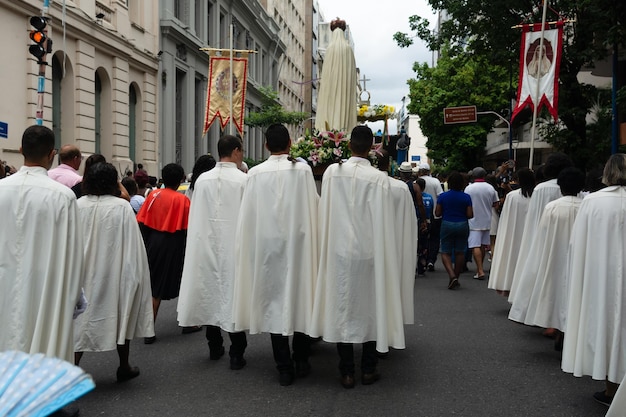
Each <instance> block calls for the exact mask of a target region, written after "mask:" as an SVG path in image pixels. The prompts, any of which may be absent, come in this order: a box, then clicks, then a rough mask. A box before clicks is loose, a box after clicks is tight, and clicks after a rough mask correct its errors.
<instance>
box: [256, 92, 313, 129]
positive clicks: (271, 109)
mask: <svg viewBox="0 0 626 417" xmlns="http://www.w3.org/2000/svg"><path fill="white" fill-rule="evenodd" d="M259 91H260V92H261V95H262V98H261V111H259V112H250V113H249V114H248V116H246V118H245V120H244V124H246V125H248V126H251V127H268V126H271V125H273V124H275V123H280V124H286V125H292V124H298V123H300V122H302V121H303V120H304V119H306V118H307V117H309V114H308V113H305V112H296V111H286V110H285V109H283V107H282V106H281V105H280V103H279V102H278V93H277V92H276V91H274V90H273V89H272V87H260V88H259Z"/></svg>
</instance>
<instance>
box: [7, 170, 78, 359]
mask: <svg viewBox="0 0 626 417" xmlns="http://www.w3.org/2000/svg"><path fill="white" fill-rule="evenodd" d="M0 212H1V213H2V217H1V220H0V230H2V250H0V265H2V267H0V317H2V320H1V321H0V323H1V324H0V326H1V327H0V351H5V350H19V351H22V352H26V353H43V354H45V355H46V356H51V357H57V358H60V359H64V360H66V361H69V362H72V363H73V362H74V345H73V339H72V337H73V334H72V330H73V321H72V315H73V312H74V306H75V305H76V302H77V301H78V298H79V295H80V288H81V286H82V267H83V233H82V231H81V228H80V222H79V220H78V210H77V209H76V196H75V195H74V193H73V192H72V190H71V189H69V188H68V187H66V186H65V185H63V184H60V183H58V182H56V181H54V180H52V179H50V178H48V176H47V175H46V170H45V169H44V168H41V167H26V166H24V167H22V168H20V170H19V171H18V172H17V173H16V174H14V175H11V176H10V177H8V178H5V179H3V180H0Z"/></svg>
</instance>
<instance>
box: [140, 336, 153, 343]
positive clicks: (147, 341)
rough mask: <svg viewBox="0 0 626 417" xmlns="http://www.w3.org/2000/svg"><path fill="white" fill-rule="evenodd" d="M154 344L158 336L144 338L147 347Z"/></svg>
mask: <svg viewBox="0 0 626 417" xmlns="http://www.w3.org/2000/svg"><path fill="white" fill-rule="evenodd" d="M154 342H156V336H152V337H144V338H143V343H144V344H146V345H151V344H153V343H154Z"/></svg>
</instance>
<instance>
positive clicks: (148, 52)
mask: <svg viewBox="0 0 626 417" xmlns="http://www.w3.org/2000/svg"><path fill="white" fill-rule="evenodd" d="M45 3H49V6H50V7H49V9H48V10H47V11H45V15H46V16H47V17H49V20H48V24H47V27H46V29H47V34H48V36H49V37H50V38H51V39H52V40H53V48H52V52H51V53H49V54H48V55H47V57H46V61H47V62H48V64H49V66H48V67H47V71H46V79H45V94H44V106H45V107H44V113H43V124H44V125H46V126H48V127H51V128H53V130H54V131H55V133H56V137H57V146H59V147H60V146H61V145H62V144H68V143H71V144H76V145H77V146H78V147H79V148H80V149H81V150H82V152H83V154H84V155H89V154H92V153H102V154H103V155H104V156H105V157H106V158H107V160H108V161H110V162H112V163H113V164H114V165H116V167H117V168H118V170H119V171H120V174H123V173H124V172H125V171H126V170H133V167H134V164H135V163H139V162H141V163H143V165H144V167H146V169H147V170H148V172H150V174H152V175H156V174H157V169H158V166H157V161H158V120H157V106H158V103H157V87H158V83H157V81H158V80H157V75H158V71H159V64H158V57H157V55H158V51H159V49H158V42H159V30H158V29H159V26H158V24H159V23H158V22H159V20H158V10H157V9H155V8H153V7H150V4H151V2H149V1H143V0H98V1H96V0H74V1H70V0H67V1H65V2H59V1H54V2H47V1H46V2H44V1H40V0H29V1H25V0H0V37H1V38H2V39H3V40H4V41H3V52H4V54H5V57H7V58H8V57H10V60H9V61H7V62H5V63H4V64H3V65H0V90H1V91H2V95H1V96H0V123H2V124H4V126H6V134H5V135H3V136H6V137H0V158H2V159H4V160H7V161H8V162H9V163H11V164H13V165H15V166H20V165H21V163H22V158H21V155H20V154H19V148H20V142H21V134H22V132H23V130H24V129H25V128H26V127H28V126H29V125H32V124H34V123H35V110H36V105H37V98H38V97H37V96H38V94H37V89H38V76H37V74H38V71H39V65H37V63H36V60H35V59H34V57H33V56H32V55H30V54H29V48H28V45H29V43H32V42H31V41H30V39H29V36H28V34H29V30H31V29H33V28H32V27H31V26H30V23H29V19H30V17H31V16H35V15H42V13H44V10H43V9H44V4H45Z"/></svg>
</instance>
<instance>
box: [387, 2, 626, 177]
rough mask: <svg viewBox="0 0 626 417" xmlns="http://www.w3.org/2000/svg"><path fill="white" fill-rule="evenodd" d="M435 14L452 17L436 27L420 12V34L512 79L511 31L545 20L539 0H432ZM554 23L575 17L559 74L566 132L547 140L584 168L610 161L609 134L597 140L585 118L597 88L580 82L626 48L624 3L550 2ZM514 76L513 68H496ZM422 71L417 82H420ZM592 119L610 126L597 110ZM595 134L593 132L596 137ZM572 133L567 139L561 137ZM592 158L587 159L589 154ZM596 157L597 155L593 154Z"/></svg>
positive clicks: (415, 21) (515, 39) (416, 22)
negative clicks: (588, 71)
mask: <svg viewBox="0 0 626 417" xmlns="http://www.w3.org/2000/svg"><path fill="white" fill-rule="evenodd" d="M429 4H430V5H431V7H432V8H433V10H435V11H442V12H444V13H445V14H446V15H447V17H448V19H447V20H445V21H444V22H443V23H442V24H441V25H440V26H439V28H438V31H437V32H433V31H431V30H430V29H429V28H430V22H428V20H426V19H424V18H422V17H420V16H417V15H416V16H411V17H409V24H410V28H411V30H412V31H414V32H415V34H416V37H418V38H420V39H422V40H423V41H425V42H426V43H427V45H428V46H429V47H430V48H431V49H432V50H439V49H441V48H442V47H443V46H444V45H446V44H449V45H450V47H449V48H448V54H449V56H450V58H451V59H454V58H455V57H457V56H464V55H467V54H469V55H472V56H475V57H477V58H479V59H482V60H486V62H487V63H488V65H496V66H505V67H509V68H510V71H511V72H512V75H513V79H514V80H517V77H518V64H517V63H518V60H519V44H520V31H519V30H518V29H512V27H513V26H515V25H517V24H520V23H537V22H541V13H542V9H541V2H537V1H530V0H492V1H489V2H485V1H484V0H429ZM549 6H550V12H549V13H548V19H549V20H558V19H559V17H560V18H563V19H570V20H572V21H573V22H572V23H568V24H567V25H566V26H565V29H564V40H563V55H562V60H561V70H560V74H559V80H560V87H559V109H558V110H559V119H560V121H561V122H562V127H563V128H564V129H566V130H567V132H562V133H560V134H556V133H555V131H552V133H554V134H552V135H548V136H547V138H546V139H547V140H548V141H549V142H550V143H552V144H553V145H554V146H555V147H557V148H558V149H559V150H562V151H563V152H566V153H568V154H570V155H571V156H572V157H573V158H574V160H575V162H576V163H577V164H578V165H579V166H580V167H582V168H589V167H591V166H595V165H597V163H598V162H603V161H604V160H606V156H607V153H606V152H605V151H604V150H605V149H607V148H608V146H607V142H610V135H609V136H607V137H604V138H602V137H598V131H602V129H600V130H598V129H596V128H595V127H594V128H590V126H588V121H587V120H589V119H593V118H588V117H587V116H588V115H589V114H590V112H591V110H593V109H594V105H595V104H597V98H598V96H599V94H600V93H599V91H598V89H597V88H595V87H593V86H591V85H585V84H582V83H580V82H579V80H578V74H579V72H580V71H581V69H583V68H588V67H591V66H593V64H594V61H596V60H600V59H605V58H607V56H610V54H611V53H612V50H613V47H614V46H617V47H618V48H624V47H626V26H625V23H626V2H617V1H614V0H554V1H550V2H549ZM394 39H395V40H396V42H397V43H398V45H399V46H401V47H405V46H408V45H410V44H411V43H412V42H413V39H414V38H413V37H411V36H410V35H408V34H406V33H400V32H398V33H396V34H395V35H394ZM497 74H500V76H501V77H502V78H500V79H498V80H493V81H494V82H497V83H498V82H505V81H507V82H508V80H509V77H510V74H509V73H505V74H502V73H497ZM419 76H420V75H419V74H418V79H419ZM591 123H604V117H603V115H598V117H596V118H595V120H591ZM592 132H595V133H593V134H592ZM563 137H567V140H563V139H562V138H563ZM585 155H587V157H585ZM589 155H593V158H589V157H588V156H589Z"/></svg>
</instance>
